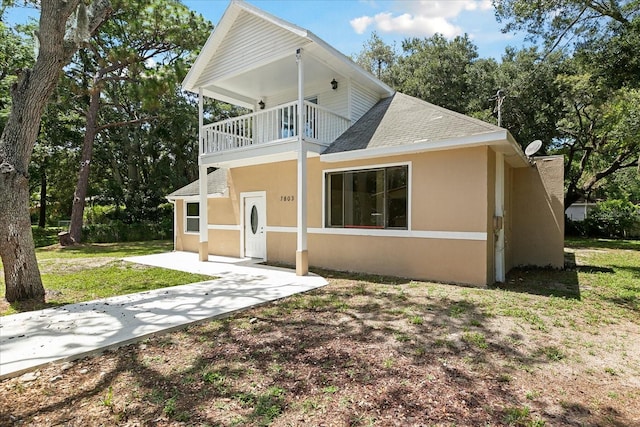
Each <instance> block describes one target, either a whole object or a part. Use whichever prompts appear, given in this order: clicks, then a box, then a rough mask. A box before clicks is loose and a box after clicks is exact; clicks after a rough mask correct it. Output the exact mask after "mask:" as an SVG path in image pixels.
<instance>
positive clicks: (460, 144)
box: [320, 130, 508, 163]
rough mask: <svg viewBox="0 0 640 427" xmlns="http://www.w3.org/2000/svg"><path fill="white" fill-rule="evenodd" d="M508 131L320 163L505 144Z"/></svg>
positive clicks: (354, 152)
mask: <svg viewBox="0 0 640 427" xmlns="http://www.w3.org/2000/svg"><path fill="white" fill-rule="evenodd" d="M507 133H508V132H507V131H506V130H500V131H495V132H487V133H481V134H476V135H471V136H465V137H462V138H452V139H443V140H440V141H429V140H422V141H416V142H415V143H414V144H409V145H398V146H392V147H378V148H365V149H361V150H352V151H344V152H341V153H331V154H321V155H320V161H322V162H327V163H335V162H344V161H350V160H361V159H370V158H375V157H387V156H400V155H403V154H413V153H424V152H428V151H442V150H451V149H456V148H470V147H479V146H485V145H496V144H500V143H504V141H506V138H507Z"/></svg>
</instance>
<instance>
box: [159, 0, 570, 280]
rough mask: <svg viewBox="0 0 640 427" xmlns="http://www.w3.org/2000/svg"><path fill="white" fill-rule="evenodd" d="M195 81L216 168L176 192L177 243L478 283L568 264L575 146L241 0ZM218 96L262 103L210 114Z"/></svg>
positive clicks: (205, 156)
mask: <svg viewBox="0 0 640 427" xmlns="http://www.w3.org/2000/svg"><path fill="white" fill-rule="evenodd" d="M183 86H184V88H185V89H186V90H188V91H192V92H194V93H198V94H199V96H200V100H201V104H200V105H201V108H200V123H201V134H200V156H199V166H200V178H201V179H200V180H199V181H196V182H195V183H192V184H189V185H188V186H186V187H184V188H182V189H179V190H177V191H176V192H174V193H172V194H170V195H169V196H168V198H169V199H170V200H171V201H173V202H174V203H175V249H176V250H185V251H194V252H199V254H200V259H201V260H203V261H205V260H207V258H208V255H209V254H216V255H226V256H234V257H254V258H260V259H265V260H269V261H275V262H283V263H292V264H293V263H295V264H296V270H297V272H298V274H306V273H307V270H308V265H313V266H318V267H326V268H330V269H337V270H349V271H362V272H369V273H378V274H388V275H395V276H402V277H411V278H419V279H430V280H437V281H443V282H458V283H469V284H477V285H484V284H490V283H494V282H496V281H503V280H504V277H505V274H506V272H507V271H508V270H509V269H510V268H512V267H513V266H517V265H524V264H526V265H539V266H553V267H558V268H561V267H562V266H563V262H564V261H563V259H564V258H563V242H564V221H563V217H564V207H563V161H562V158H561V157H545V158H536V159H535V162H533V163H534V164H533V165H532V164H531V163H530V161H529V159H527V158H526V156H525V155H524V154H523V152H522V150H521V149H520V146H519V145H518V144H517V143H516V141H515V140H514V139H513V137H512V136H511V135H510V134H509V132H508V131H507V130H505V129H502V128H499V127H497V126H494V125H492V124H489V123H485V122H483V121H480V120H477V119H474V118H470V117H467V116H464V115H462V114H458V113H455V112H452V111H449V110H446V109H444V108H440V107H437V106H435V105H432V104H429V103H427V102H424V101H422V100H419V99H416V98H413V97H410V96H407V95H404V94H401V93H396V92H394V91H393V90H392V89H391V88H390V87H388V86H387V85H385V84H384V83H382V82H381V81H379V80H377V79H376V78H375V77H373V76H372V75H370V74H369V73H367V72H365V71H363V70H362V69H361V68H359V67H358V66H357V65H355V64H354V63H353V62H352V61H351V60H350V59H349V58H347V57H346V56H344V55H342V54H341V53H339V52H338V51H336V50H335V49H333V48H332V47H331V46H329V45H328V44H326V43H325V42H323V41H322V40H320V39H319V38H318V37H316V36H315V35H313V34H312V33H310V32H308V31H306V30H304V29H302V28H300V27H297V26H295V25H293V24H290V23H288V22H285V21H283V20H281V19H279V18H277V17H275V16H273V15H270V14H268V13H266V12H263V11H261V10H259V9H257V8H255V7H254V6H251V5H249V4H247V3H244V2H241V1H233V2H232V3H231V4H230V6H229V7H228V9H227V10H226V12H225V14H224V16H223V17H222V19H221V21H220V23H219V24H218V26H217V27H216V29H215V31H214V32H213V33H212V35H211V37H210V38H209V40H208V41H207V43H206V45H205V46H204V48H203V49H202V52H201V53H200V56H199V57H198V59H197V60H196V62H195V64H194V65H193V67H192V68H191V71H190V72H189V74H188V75H187V77H186V78H185V81H184V83H183ZM204 97H210V98H215V99H218V100H221V101H225V102H229V103H231V104H234V105H238V106H243V107H246V108H249V109H251V110H253V112H252V113H250V114H247V115H245V116H241V117H236V118H232V119H229V120H225V121H223V122H217V123H212V124H207V125H204V124H203V120H204V118H203V113H202V101H203V99H204ZM208 168H218V169H217V170H215V171H213V172H211V173H209V174H207V169H208Z"/></svg>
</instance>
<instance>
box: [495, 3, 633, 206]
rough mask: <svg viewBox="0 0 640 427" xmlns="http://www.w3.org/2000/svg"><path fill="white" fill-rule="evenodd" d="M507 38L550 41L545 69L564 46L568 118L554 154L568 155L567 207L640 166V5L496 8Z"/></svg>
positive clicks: (562, 83) (561, 76) (561, 81)
mask: <svg viewBox="0 0 640 427" xmlns="http://www.w3.org/2000/svg"><path fill="white" fill-rule="evenodd" d="M494 5H495V6H496V14H497V17H498V18H499V19H500V20H502V21H503V22H506V26H505V28H504V31H513V30H526V31H528V32H529V35H530V38H532V39H540V38H541V39H543V40H544V42H545V45H546V54H545V58H543V61H541V62H545V61H544V60H546V59H547V58H548V57H549V55H551V53H552V52H553V51H554V50H556V49H557V48H558V47H559V46H563V42H564V47H565V48H566V49H565V51H567V52H571V53H572V54H573V57H572V58H571V59H569V60H566V61H564V64H563V65H562V67H563V70H562V72H560V73H558V78H557V79H556V84H557V85H558V87H559V88H560V99H562V116H561V118H560V119H559V120H557V123H556V124H557V130H558V135H557V137H556V138H555V139H552V141H551V143H552V147H551V148H552V150H553V151H554V152H557V153H562V154H564V155H565V185H566V193H565V206H567V207H568V206H569V205H571V204H572V203H573V202H575V201H577V200H578V199H579V198H583V197H589V196H590V195H591V194H592V193H593V192H595V191H597V190H598V186H600V185H603V184H604V183H606V182H607V181H610V180H612V179H613V175H614V174H616V173H618V171H621V170H625V169H628V168H631V167H636V166H637V165H638V164H639V163H640V159H639V157H640V144H639V142H638V137H637V135H638V131H639V130H640V127H639V126H638V115H639V113H638V103H639V102H640V98H638V92H637V88H638V87H640V62H639V61H638V59H637V49H638V48H640V1H638V0H607V1H600V0H549V1H544V2H530V1H527V0H494Z"/></svg>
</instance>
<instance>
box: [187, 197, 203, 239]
mask: <svg viewBox="0 0 640 427" xmlns="http://www.w3.org/2000/svg"><path fill="white" fill-rule="evenodd" d="M199 216H200V204H199V203H187V215H186V217H187V221H186V226H185V228H186V230H185V231H186V232H189V233H197V232H198V231H200V218H199Z"/></svg>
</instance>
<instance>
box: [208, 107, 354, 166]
mask: <svg viewBox="0 0 640 427" xmlns="http://www.w3.org/2000/svg"><path fill="white" fill-rule="evenodd" d="M303 117H304V119H303V126H302V127H301V126H299V124H298V102H297V101H296V102H290V103H288V104H283V105H279V106H277V107H273V108H269V109H267V110H261V111H258V112H254V113H251V114H246V115H244V116H240V117H234V118H231V119H227V120H224V121H221V122H216V123H211V124H209V125H206V126H204V127H203V129H202V141H201V144H200V154H211V153H218V152H223V151H229V150H236V149H240V148H243V147H250V146H255V145H260V144H267V143H270V142H276V141H286V140H294V139H297V138H298V135H299V134H300V131H301V130H302V132H304V133H303V135H304V137H305V139H306V140H307V141H312V142H317V143H320V144H329V143H331V142H333V140H335V139H336V138H337V137H338V136H340V135H341V134H342V133H343V132H344V131H345V130H347V128H348V127H349V125H350V121H349V119H347V118H345V117H342V116H340V115H338V114H335V113H333V112H332V111H330V110H328V109H326V108H323V107H321V106H319V105H316V104H313V103H311V102H308V101H305V102H304V115H303Z"/></svg>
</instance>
